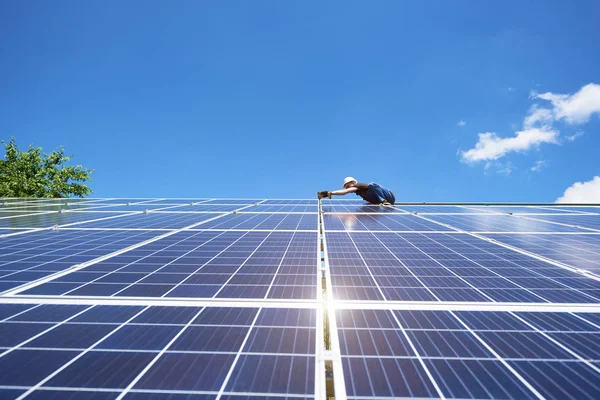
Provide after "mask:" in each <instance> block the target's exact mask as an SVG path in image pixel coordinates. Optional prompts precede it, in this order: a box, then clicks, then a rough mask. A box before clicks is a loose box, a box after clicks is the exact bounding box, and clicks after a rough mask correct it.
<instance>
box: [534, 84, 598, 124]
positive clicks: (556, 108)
mask: <svg viewBox="0 0 600 400" xmlns="http://www.w3.org/2000/svg"><path fill="white" fill-rule="evenodd" d="M534 98H537V99H542V100H548V101H550V102H551V103H552V106H553V108H552V112H553V114H554V118H555V119H556V120H561V119H564V120H565V121H567V123H569V124H584V123H586V122H588V121H589V120H590V117H591V116H592V115H593V114H595V113H600V85H597V84H595V83H590V84H587V85H585V86H584V87H582V88H581V89H580V90H579V91H578V92H577V93H575V94H573V95H568V94H555V93H550V92H547V93H542V94H534Z"/></svg>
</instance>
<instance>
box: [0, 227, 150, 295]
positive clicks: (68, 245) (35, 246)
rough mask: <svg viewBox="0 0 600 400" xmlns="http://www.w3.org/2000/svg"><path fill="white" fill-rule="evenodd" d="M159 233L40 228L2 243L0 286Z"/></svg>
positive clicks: (6, 286)
mask: <svg viewBox="0 0 600 400" xmlns="http://www.w3.org/2000/svg"><path fill="white" fill-rule="evenodd" d="M154 236H156V234H154V233H152V232H143V231H138V232H133V233H126V232H109V233H105V232H91V231H87V232H75V231H70V232H66V231H38V232H34V233H30V234H27V235H24V236H19V237H9V238H5V239H4V240H3V242H2V244H1V245H0V252H1V255H0V289H1V290H3V291H5V290H8V289H12V288H14V287H16V286H20V285H23V284H26V283H28V282H31V281H33V280H36V279H39V278H41V277H45V276H48V275H51V274H53V273H56V272H58V271H62V270H66V269H67V268H69V267H71V266H72V265H75V264H77V263H80V262H84V261H88V260H91V259H95V258H97V257H99V256H102V255H105V254H108V253H111V252H114V251H117V250H119V249H122V248H125V247H129V246H131V245H132V244H136V243H139V242H143V241H144V240H147V239H149V238H152V237H154Z"/></svg>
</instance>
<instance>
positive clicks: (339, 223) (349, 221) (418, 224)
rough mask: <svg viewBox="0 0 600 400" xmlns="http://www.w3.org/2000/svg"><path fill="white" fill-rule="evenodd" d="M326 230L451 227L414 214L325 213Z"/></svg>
mask: <svg viewBox="0 0 600 400" xmlns="http://www.w3.org/2000/svg"><path fill="white" fill-rule="evenodd" d="M323 223H324V225H325V229H326V230H327V231H336V230H337V231H339V230H347V231H401V232H406V231H451V230H452V229H450V228H447V227H445V226H442V225H440V224H436V223H433V222H430V221H427V220H424V219H422V218H419V217H416V216H414V215H403V214H393V215H381V214H371V215H365V214H353V215H351V214H334V215H332V214H325V215H323Z"/></svg>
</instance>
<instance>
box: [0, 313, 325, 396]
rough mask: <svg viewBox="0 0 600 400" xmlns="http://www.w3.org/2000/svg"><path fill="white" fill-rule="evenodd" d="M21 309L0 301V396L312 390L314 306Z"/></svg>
mask: <svg viewBox="0 0 600 400" xmlns="http://www.w3.org/2000/svg"><path fill="white" fill-rule="evenodd" d="M27 307H28V306H25V305H22V306H20V307H18V306H16V305H2V306H0V313H1V312H2V311H6V312H5V314H8V315H9V316H8V318H5V319H4V320H2V321H1V322H0V331H6V332H11V334H12V335H11V342H10V343H2V344H1V346H3V348H4V349H5V351H4V352H2V353H0V371H2V374H0V376H1V378H0V387H1V388H2V389H3V392H2V393H3V394H7V393H11V392H8V390H14V389H11V388H9V386H18V387H19V390H21V393H28V394H34V396H40V397H43V396H47V395H49V394H51V393H53V391H54V393H56V395H57V396H58V394H59V393H62V394H63V395H64V394H66V393H69V392H72V393H79V394H80V395H85V396H86V397H87V395H88V394H92V393H93V392H98V391H102V392H103V393H109V394H111V395H112V397H113V398H114V397H115V396H117V395H119V394H122V393H124V392H131V393H137V394H140V395H142V394H145V395H146V396H148V395H150V394H151V393H153V392H157V391H158V392H160V393H161V394H163V395H166V394H173V395H175V394H177V392H181V391H193V392H200V393H205V394H206V395H212V396H213V397H214V396H215V395H216V394H218V393H223V394H224V395H232V394H233V393H230V392H238V393H239V392H244V393H245V394H246V395H249V396H251V395H252V394H253V393H255V394H256V395H261V396H264V395H265V394H267V395H268V394H271V395H273V396H278V395H279V396H281V395H282V394H283V395H291V396H294V395H299V396H304V397H307V398H313V396H314V394H315V393H314V388H315V385H314V376H315V361H316V360H315V349H316V346H317V344H316V320H317V318H316V311H315V310H314V309H306V308H304V309H292V310H289V309H277V308H269V309H258V308H231V307H204V308H201V307H131V306H64V305H55V306H45V305H37V306H30V307H29V311H27ZM11 314H12V316H10V315H11ZM44 315H51V316H53V317H51V318H48V317H43V316H44ZM160 315H162V316H163V317H162V318H160V317H159V318H158V319H157V317H158V316H160ZM173 316H178V318H175V319H174V318H171V317H173ZM165 317H169V318H165ZM41 320H44V321H46V320H50V321H47V322H45V323H40V322H41ZM224 324H226V325H224ZM280 353H284V354H285V355H281V354H280ZM290 371H291V372H292V374H290ZM58 389H60V391H58ZM35 393H37V394H35Z"/></svg>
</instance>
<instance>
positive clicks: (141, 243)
mask: <svg viewBox="0 0 600 400" xmlns="http://www.w3.org/2000/svg"><path fill="white" fill-rule="evenodd" d="M217 218H218V217H217ZM200 223H201V222H200ZM198 224H199V223H198V222H196V223H194V224H192V225H188V226H186V227H185V228H183V229H179V230H173V231H168V232H167V233H164V234H162V235H159V236H154V237H153V238H151V239H148V240H146V241H143V242H139V243H137V244H134V245H132V246H129V247H126V248H122V249H120V250H117V251H115V252H113V253H110V254H106V255H103V256H101V257H99V258H96V259H93V260H88V261H85V262H84V263H81V264H78V265H77V267H76V269H78V270H81V269H83V268H86V267H88V266H89V265H92V264H96V263H98V262H101V261H103V260H105V259H110V258H112V257H115V256H119V255H120V254H122V253H126V252H128V251H131V250H133V249H135V248H138V247H141V246H144V245H148V244H151V243H152V242H155V241H158V240H160V239H164V238H167V237H169V236H171V235H175V234H177V233H178V232H180V231H182V230H185V229H186V228H192V227H194V226H197V225H198ZM130 254H131V253H130ZM73 270H74V268H71V269H70V270H68V271H67V272H66V274H68V273H71V272H72V271H73ZM63 275H65V272H57V273H54V274H52V275H50V276H48V277H44V278H40V279H38V280H36V281H34V282H31V283H30V284H25V285H23V286H21V287H19V288H17V289H13V290H11V291H10V293H11V294H16V293H19V292H21V291H23V290H27V289H30V288H34V287H37V286H39V285H40V284H44V283H48V282H50V281H52V280H53V279H56V278H59V277H61V276H63ZM48 284H49V285H50V283H48Z"/></svg>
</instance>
